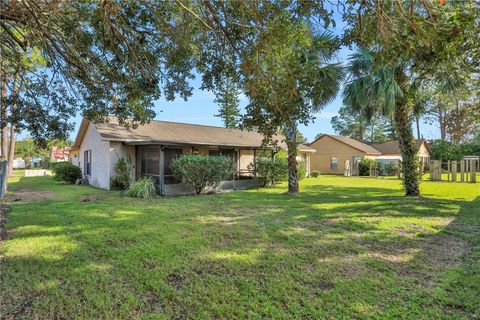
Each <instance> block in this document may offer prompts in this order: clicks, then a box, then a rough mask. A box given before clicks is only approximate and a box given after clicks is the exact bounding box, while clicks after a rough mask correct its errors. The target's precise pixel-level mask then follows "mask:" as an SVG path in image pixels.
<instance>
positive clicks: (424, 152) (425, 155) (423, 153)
mask: <svg viewBox="0 0 480 320" xmlns="http://www.w3.org/2000/svg"><path fill="white" fill-rule="evenodd" d="M418 157H419V158H420V159H422V160H423V163H424V164H429V163H430V152H429V151H428V149H427V146H426V145H425V143H422V145H421V146H420V149H418Z"/></svg>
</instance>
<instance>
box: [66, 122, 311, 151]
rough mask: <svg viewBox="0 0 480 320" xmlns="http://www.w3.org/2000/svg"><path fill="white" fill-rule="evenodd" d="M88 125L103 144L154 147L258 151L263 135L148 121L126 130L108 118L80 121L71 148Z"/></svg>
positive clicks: (280, 138)
mask: <svg viewBox="0 0 480 320" xmlns="http://www.w3.org/2000/svg"><path fill="white" fill-rule="evenodd" d="M89 124H92V125H94V126H95V128H96V129H97V131H98V133H99V134H100V135H101V136H102V138H103V140H107V141H121V142H124V143H126V144H151V143H158V144H173V145H175V144H176V145H203V146H219V147H244V148H261V147H262V142H263V135H262V134H260V133H258V132H254V131H245V130H240V129H229V128H222V127H214V126H205V125H198V124H190V123H179V122H169V121H158V120H152V121H151V122H150V123H147V124H145V125H141V126H138V127H137V128H136V129H131V128H130V129H127V128H125V127H124V126H122V125H120V124H119V123H118V120H117V119H116V118H109V119H108V122H103V123H93V122H90V121H88V120H86V119H84V120H83V121H82V124H81V126H80V129H79V132H78V134H77V138H76V140H75V147H77V148H79V147H80V144H81V143H82V140H83V136H84V135H85V132H86V130H87V128H88V125H89ZM283 139H284V137H283V136H281V135H277V136H276V137H275V140H276V141H277V143H278V146H279V147H281V148H282V149H285V148H286V144H285V142H283ZM298 150H299V151H303V152H315V149H313V148H310V147H308V146H305V145H299V147H298Z"/></svg>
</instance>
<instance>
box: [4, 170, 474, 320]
mask: <svg viewBox="0 0 480 320" xmlns="http://www.w3.org/2000/svg"><path fill="white" fill-rule="evenodd" d="M421 187H422V194H423V196H422V197H420V198H404V197H403V192H402V190H401V185H400V182H399V181H398V180H395V179H369V178H344V177H335V176H322V177H319V178H315V179H306V180H304V181H302V183H301V189H302V193H301V194H300V195H297V196H288V195H285V194H284V192H285V186H279V187H278V188H273V189H259V190H247V191H239V192H232V193H229V194H223V195H214V196H213V195H207V196H200V197H191V196H188V197H177V198H166V199H161V198H158V199H154V200H137V199H131V198H125V197H122V196H121V195H120V193H118V192H107V191H103V190H98V189H95V188H91V187H87V186H70V185H63V184H61V183H59V182H54V181H53V180H52V179H51V178H50V177H39V178H24V177H23V178H15V180H13V181H12V182H11V184H10V190H11V192H14V191H15V190H19V189H24V188H32V189H34V190H40V191H39V193H40V194H44V195H45V197H47V198H49V199H43V200H42V198H41V197H39V198H36V200H28V199H27V200H21V201H16V202H15V201H12V202H10V203H8V206H9V208H10V212H9V213H8V223H7V228H8V240H6V241H4V242H3V244H2V245H1V247H0V254H1V255H3V261H2V262H1V265H0V274H1V281H0V295H1V299H0V306H1V307H0V318H1V319H22V318H24V319H77V318H79V319H80V318H81V319H171V318H176V319H179V318H196V319H208V318H225V319H227V318H228V319H232V318H248V319H259V318H276V319H286V318H311V319H320V318H327V319H345V318H355V319H372V318H373V319H374V318H377V319H388V318H390V319H394V318H395V319H396V318H403V319H462V318H463V319H478V318H479V317H480V299H479V296H480V262H479V261H480V198H479V195H480V185H479V184H477V185H472V184H460V183H457V184H454V183H446V182H428V181H425V182H422V184H421ZM24 190H25V189H24ZM41 190H49V191H51V193H48V192H45V193H42V191H41ZM52 197H53V198H52ZM13 198H14V197H13ZM88 200H89V201H88Z"/></svg>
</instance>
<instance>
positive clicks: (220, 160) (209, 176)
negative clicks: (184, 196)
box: [170, 155, 233, 195]
mask: <svg viewBox="0 0 480 320" xmlns="http://www.w3.org/2000/svg"><path fill="white" fill-rule="evenodd" d="M170 168H171V169H172V171H173V175H174V176H175V178H177V179H178V180H180V181H181V182H182V183H184V184H186V185H187V186H190V187H192V188H193V189H194V190H195V193H196V194H197V195H198V194H200V193H202V192H203V191H204V190H205V189H206V188H207V187H213V186H214V185H215V184H216V183H217V182H219V181H220V180H221V179H225V180H231V179H232V173H233V163H232V160H231V159H229V158H226V157H223V156H205V155H184V156H181V157H180V158H178V159H175V160H173V161H172V163H171V165H170Z"/></svg>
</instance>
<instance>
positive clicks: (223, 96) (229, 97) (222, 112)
mask: <svg viewBox="0 0 480 320" xmlns="http://www.w3.org/2000/svg"><path fill="white" fill-rule="evenodd" d="M215 95H216V98H215V100H214V102H215V103H217V104H218V105H219V106H220V109H219V113H218V115H216V117H219V118H221V119H222V121H223V124H224V126H225V128H238V127H239V125H240V121H241V114H240V107H239V103H240V98H239V97H238V96H239V95H240V91H239V90H238V88H237V84H236V83H234V82H233V81H232V80H230V79H225V80H224V81H223V82H222V83H220V84H219V88H218V89H216V90H215Z"/></svg>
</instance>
